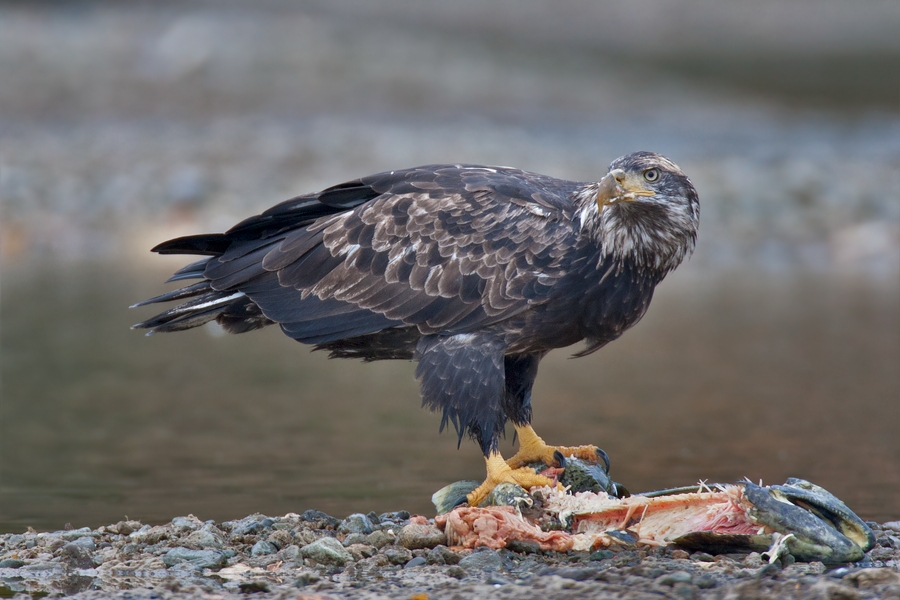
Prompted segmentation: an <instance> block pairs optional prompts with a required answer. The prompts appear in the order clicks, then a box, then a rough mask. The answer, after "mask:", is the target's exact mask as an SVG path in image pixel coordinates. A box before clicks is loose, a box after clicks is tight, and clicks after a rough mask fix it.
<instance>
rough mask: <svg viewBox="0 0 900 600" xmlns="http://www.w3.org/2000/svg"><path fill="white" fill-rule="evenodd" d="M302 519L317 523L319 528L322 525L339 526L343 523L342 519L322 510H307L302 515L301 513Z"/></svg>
mask: <svg viewBox="0 0 900 600" xmlns="http://www.w3.org/2000/svg"><path fill="white" fill-rule="evenodd" d="M300 520H301V521H308V522H310V523H316V527H317V528H322V527H328V526H330V527H332V528H334V527H337V526H338V525H340V524H341V520H340V519H337V518H335V517H332V516H331V515H329V514H328V513H324V512H322V511H321V510H312V509H310V510H307V511H305V512H304V513H303V514H302V515H300Z"/></svg>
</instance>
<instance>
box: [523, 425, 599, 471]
mask: <svg viewBox="0 0 900 600" xmlns="http://www.w3.org/2000/svg"><path fill="white" fill-rule="evenodd" d="M515 427H516V435H517V436H518V438H519V451H518V452H516V453H515V454H514V455H513V456H512V457H511V458H510V459H509V460H508V461H506V464H507V466H509V468H510V469H518V468H520V467H522V466H524V465H528V464H531V463H536V462H543V463H544V464H546V465H551V466H552V465H554V464H555V463H556V459H555V458H554V456H553V455H554V454H555V453H556V452H560V453H562V455H563V456H574V457H575V458H579V459H581V460H586V461H590V462H598V461H601V460H602V461H603V462H604V463H606V470H607V471H609V459H608V458H606V453H605V452H603V450H601V449H600V448H597V447H596V446H590V445H588V446H550V445H548V444H547V443H546V442H545V441H544V440H542V439H541V437H540V436H539V435H538V434H537V433H535V432H534V429H532V427H531V425H516V426H515ZM560 466H561V465H560Z"/></svg>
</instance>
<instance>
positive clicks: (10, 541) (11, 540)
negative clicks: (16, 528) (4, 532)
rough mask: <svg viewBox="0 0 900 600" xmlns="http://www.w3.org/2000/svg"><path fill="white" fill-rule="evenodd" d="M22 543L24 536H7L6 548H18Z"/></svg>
mask: <svg viewBox="0 0 900 600" xmlns="http://www.w3.org/2000/svg"><path fill="white" fill-rule="evenodd" d="M24 541H25V536H24V535H19V534H13V535H11V536H9V537H8V538H6V547H7V548H13V547H15V546H18V545H19V544H21V543H23V542H24Z"/></svg>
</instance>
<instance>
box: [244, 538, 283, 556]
mask: <svg viewBox="0 0 900 600" xmlns="http://www.w3.org/2000/svg"><path fill="white" fill-rule="evenodd" d="M276 552H278V548H276V547H275V544H273V543H272V542H267V541H265V540H260V541H258V542H256V543H255V544H253V548H251V549H250V556H265V555H267V554H275V553H276Z"/></svg>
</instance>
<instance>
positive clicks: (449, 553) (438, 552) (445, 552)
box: [425, 544, 462, 565]
mask: <svg viewBox="0 0 900 600" xmlns="http://www.w3.org/2000/svg"><path fill="white" fill-rule="evenodd" d="M425 558H426V561H427V562H428V564H429V565H455V564H459V561H460V560H462V556H460V555H459V554H457V553H456V552H454V551H453V550H451V549H450V548H448V547H447V546H444V545H443V544H438V545H437V546H435V547H434V548H432V549H431V551H430V552H429V553H428V556H426V557H425Z"/></svg>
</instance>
